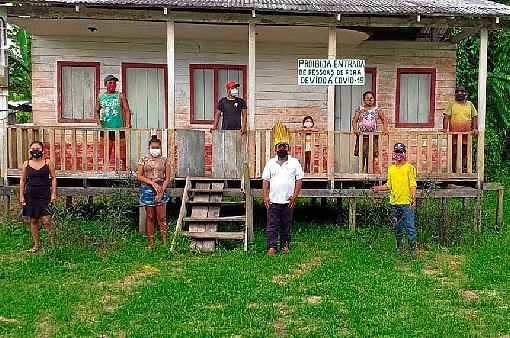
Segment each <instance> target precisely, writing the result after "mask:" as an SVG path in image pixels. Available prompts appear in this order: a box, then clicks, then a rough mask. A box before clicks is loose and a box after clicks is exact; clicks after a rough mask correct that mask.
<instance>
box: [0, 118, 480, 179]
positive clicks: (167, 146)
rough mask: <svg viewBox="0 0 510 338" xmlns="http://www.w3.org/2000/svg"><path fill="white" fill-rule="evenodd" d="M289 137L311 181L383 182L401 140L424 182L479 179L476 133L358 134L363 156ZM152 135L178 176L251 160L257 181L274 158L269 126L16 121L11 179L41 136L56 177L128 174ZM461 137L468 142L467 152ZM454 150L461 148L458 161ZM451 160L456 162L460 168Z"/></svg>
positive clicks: (324, 141) (318, 139)
mask: <svg viewBox="0 0 510 338" xmlns="http://www.w3.org/2000/svg"><path fill="white" fill-rule="evenodd" d="M290 134H291V140H290V152H291V154H292V156H294V157H296V158H298V159H299V160H300V162H301V164H302V165H303V167H305V160H306V157H305V150H306V149H309V156H307V157H308V158H309V159H310V161H309V162H310V165H309V170H308V172H306V174H305V177H306V178H307V179H310V180H328V181H367V180H368V181H378V180H384V179H385V177H386V171H387V168H388V166H389V165H390V164H391V163H392V157H391V155H392V149H393V145H394V143H396V142H403V143H404V144H406V146H407V149H408V158H409V161H410V162H411V163H412V164H413V165H414V166H415V167H416V168H417V173H418V179H419V180H421V181H425V180H438V181H476V180H477V179H478V175H477V170H476V168H477V167H478V163H477V156H476V153H475V152H476V138H475V136H474V135H473V134H471V133H443V132H441V131H424V132H416V131H409V132H405V131H393V132H391V133H389V134H383V133H369V134H360V135H359V154H358V156H355V154H354V150H355V145H356V138H357V135H355V134H351V133H346V132H332V131H319V132H313V133H309V132H304V131H302V130H292V131H291V133H290ZM307 134H308V136H307ZM151 135H158V137H159V138H160V139H161V140H162V143H163V155H164V156H166V157H168V158H169V159H170V161H171V164H172V176H173V177H175V178H185V177H187V176H200V177H215V178H225V179H233V180H239V179H241V177H242V173H243V163H245V161H247V163H248V165H249V169H250V178H251V179H260V178H261V176H262V171H263V169H264V166H265V164H266V162H267V161H268V160H269V159H270V158H271V157H273V156H274V151H273V146H272V143H271V141H272V138H271V130H265V129H259V130H252V131H249V132H248V133H247V135H244V136H242V135H241V134H240V133H239V132H214V133H213V134H211V133H210V132H208V131H203V130H190V129H116V130H104V129H98V128H96V127H61V126H60V127H46V126H45V127H35V126H26V125H15V126H9V127H8V129H7V151H6V154H7V163H8V168H7V176H8V177H12V178H16V177H19V176H20V174H21V168H22V165H23V162H24V161H26V160H27V159H28V148H29V145H30V143H31V142H32V141H34V140H39V141H41V142H43V144H44V150H45V154H46V157H47V158H49V159H51V160H52V161H53V162H54V163H55V166H56V169H57V176H58V177H59V178H75V179H119V178H128V177H129V176H131V175H132V172H133V171H134V170H136V163H137V161H138V160H139V159H140V158H141V157H143V156H145V154H146V149H147V143H148V140H149V139H150V136H151ZM463 139H464V142H465V143H466V142H467V144H466V147H465V149H464V151H465V153H463V149H462V148H463V147H462V143H463ZM363 143H365V144H366V145H365V147H363ZM367 144H368V145H367ZM454 147H456V150H457V151H456V157H455V159H454V154H455V152H454ZM364 148H365V149H364ZM364 152H365V153H364ZM246 154H247V155H246ZM463 158H464V160H463ZM361 159H364V160H361ZM453 161H455V162H456V170H455V171H454V170H453V169H452V168H453ZM463 161H464V163H463Z"/></svg>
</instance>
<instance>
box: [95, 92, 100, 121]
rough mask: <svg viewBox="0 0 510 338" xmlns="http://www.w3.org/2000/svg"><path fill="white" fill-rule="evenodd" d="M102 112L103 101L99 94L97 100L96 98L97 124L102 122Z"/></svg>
mask: <svg viewBox="0 0 510 338" xmlns="http://www.w3.org/2000/svg"><path fill="white" fill-rule="evenodd" d="M100 114H101V103H100V102H99V96H98V97H97V100H96V113H95V116H94V117H95V118H96V123H97V125H99V124H101V120H100V116H101V115H100Z"/></svg>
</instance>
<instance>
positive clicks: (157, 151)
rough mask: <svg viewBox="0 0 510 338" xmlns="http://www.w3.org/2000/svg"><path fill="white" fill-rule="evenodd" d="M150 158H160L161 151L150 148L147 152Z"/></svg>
mask: <svg viewBox="0 0 510 338" xmlns="http://www.w3.org/2000/svg"><path fill="white" fill-rule="evenodd" d="M149 152H150V153H151V156H152V157H160V156H161V149H160V148H151V149H150V150H149Z"/></svg>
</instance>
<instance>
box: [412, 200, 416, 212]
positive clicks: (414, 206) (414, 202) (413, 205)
mask: <svg viewBox="0 0 510 338" xmlns="http://www.w3.org/2000/svg"><path fill="white" fill-rule="evenodd" d="M411 207H412V208H413V209H415V208H416V198H413V200H412V201H411Z"/></svg>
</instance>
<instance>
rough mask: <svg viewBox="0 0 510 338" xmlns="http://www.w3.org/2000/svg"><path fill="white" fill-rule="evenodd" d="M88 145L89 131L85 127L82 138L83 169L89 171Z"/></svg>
mask: <svg viewBox="0 0 510 338" xmlns="http://www.w3.org/2000/svg"><path fill="white" fill-rule="evenodd" d="M87 145H88V132H87V129H83V131H82V139H81V169H82V170H83V171H87V170H88V167H87Z"/></svg>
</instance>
